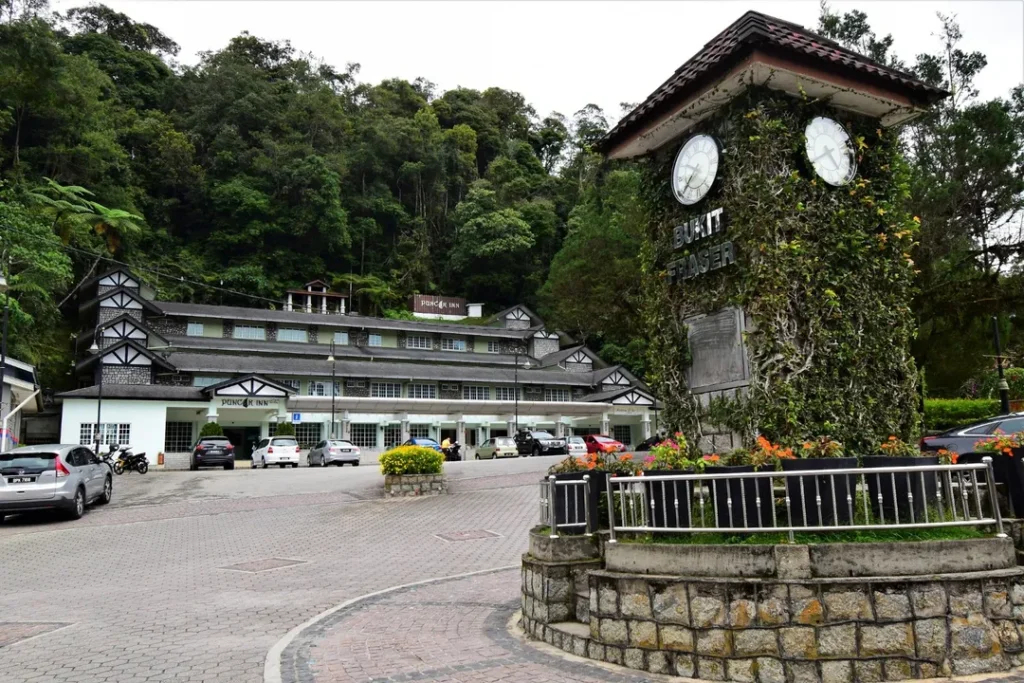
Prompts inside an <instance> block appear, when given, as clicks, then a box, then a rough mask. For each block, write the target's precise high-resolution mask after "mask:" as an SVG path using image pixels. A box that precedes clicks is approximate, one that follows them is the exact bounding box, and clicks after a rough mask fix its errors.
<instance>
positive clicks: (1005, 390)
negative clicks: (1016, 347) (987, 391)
mask: <svg viewBox="0 0 1024 683" xmlns="http://www.w3.org/2000/svg"><path fill="white" fill-rule="evenodd" d="M992 341H993V342H995V345H996V371H997V372H998V373H999V408H1000V410H1002V414H1003V415H1009V413H1010V385H1009V384H1007V383H1006V375H1004V374H1003V349H1002V345H1001V344H1000V343H999V319H998V318H997V317H996V316H992Z"/></svg>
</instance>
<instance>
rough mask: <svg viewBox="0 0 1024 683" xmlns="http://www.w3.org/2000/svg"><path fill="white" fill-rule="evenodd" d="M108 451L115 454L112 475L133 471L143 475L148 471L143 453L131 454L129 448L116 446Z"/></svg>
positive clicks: (147, 463) (147, 462) (130, 448)
mask: <svg viewBox="0 0 1024 683" xmlns="http://www.w3.org/2000/svg"><path fill="white" fill-rule="evenodd" d="M110 451H111V452H112V453H116V455H115V458H116V459H115V460H114V474H124V473H125V472H131V471H133V470H134V471H136V472H138V473H139V474H145V473H146V472H148V471H149V461H148V460H146V454H145V453H133V452H132V447H131V446H120V447H118V446H116V445H115V446H114V447H113V448H111V449H110Z"/></svg>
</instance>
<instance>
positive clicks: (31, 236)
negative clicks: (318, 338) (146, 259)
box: [3, 225, 281, 305]
mask: <svg viewBox="0 0 1024 683" xmlns="http://www.w3.org/2000/svg"><path fill="white" fill-rule="evenodd" d="M3 230H4V231H5V232H13V233H17V234H20V235H23V236H25V237H28V238H29V239H34V240H38V241H40V242H46V243H47V244H49V245H50V246H58V247H59V248H61V249H64V250H66V251H70V252H74V253H77V254H82V255H84V256H89V257H91V258H98V259H100V260H102V261H107V262H109V263H112V264H115V265H118V266H124V267H125V268H128V269H129V270H131V271H132V272H144V273H150V274H152V275H155V276H156V277H162V278H165V279H168V280H174V281H176V282H184V283H186V284H190V285H193V286H195V287H201V288H204V289H209V290H213V291H217V292H221V293H226V294H233V295H235V296H242V297H246V298H248V299H254V300H256V301H263V302H268V303H272V304H274V305H280V303H281V302H280V301H278V300H276V299H268V298H267V297H263V296H257V295H256V294H249V293H248V292H240V291H238V290H235V289H229V288H227V287H218V286H217V285H211V284H209V283H206V282H200V281H198V280H191V279H189V278H186V277H185V276H184V275H171V274H169V273H164V272H161V271H159V270H157V269H155V268H149V267H147V266H133V265H131V264H128V263H125V262H124V261H119V260H117V259H115V258H111V257H109V256H104V255H102V254H97V253H95V252H91V251H89V250H87V249H79V248H78V247H73V246H71V245H70V244H63V243H59V244H56V245H54V244H53V243H52V242H50V241H49V240H47V239H46V238H45V237H43V236H41V235H34V234H32V233H30V232H25V231H24V230H19V229H18V228H12V227H11V226H9V225H5V226H3Z"/></svg>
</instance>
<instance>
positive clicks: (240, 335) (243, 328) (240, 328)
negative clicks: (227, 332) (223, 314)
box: [233, 325, 267, 339]
mask: <svg viewBox="0 0 1024 683" xmlns="http://www.w3.org/2000/svg"><path fill="white" fill-rule="evenodd" d="M233 334H234V337H235V339H266V338H267V331H266V329H264V328H263V327H262V326H259V325H235V331H234V333H233Z"/></svg>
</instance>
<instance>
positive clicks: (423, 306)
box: [412, 294, 466, 315]
mask: <svg viewBox="0 0 1024 683" xmlns="http://www.w3.org/2000/svg"><path fill="white" fill-rule="evenodd" d="M412 311H413V313H433V314H435V315H466V300H465V299H459V298H456V297H453V296H431V295H429V294H413V295H412Z"/></svg>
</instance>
